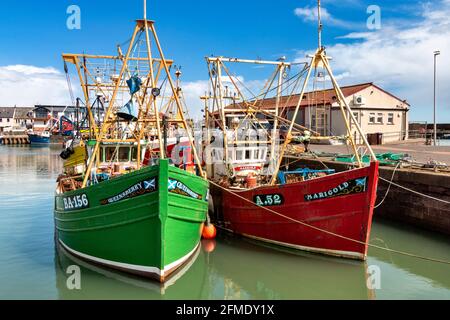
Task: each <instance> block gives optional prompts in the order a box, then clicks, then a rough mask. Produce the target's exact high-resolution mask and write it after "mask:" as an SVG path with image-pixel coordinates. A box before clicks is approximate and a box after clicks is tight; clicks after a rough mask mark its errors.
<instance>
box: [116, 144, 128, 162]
mask: <svg viewBox="0 0 450 320" xmlns="http://www.w3.org/2000/svg"><path fill="white" fill-rule="evenodd" d="M119 161H121V162H122V161H130V148H128V147H120V148H119Z"/></svg>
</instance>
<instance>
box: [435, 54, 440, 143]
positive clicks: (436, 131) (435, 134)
mask: <svg viewBox="0 0 450 320" xmlns="http://www.w3.org/2000/svg"><path fill="white" fill-rule="evenodd" d="M440 54H441V52H440V51H435V52H434V113H433V117H434V120H433V122H434V129H433V131H434V146H436V140H437V125H436V58H437V56H438V55H440Z"/></svg>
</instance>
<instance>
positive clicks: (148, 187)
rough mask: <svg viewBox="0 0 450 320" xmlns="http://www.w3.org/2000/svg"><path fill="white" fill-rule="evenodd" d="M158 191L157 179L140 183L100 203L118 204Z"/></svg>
mask: <svg viewBox="0 0 450 320" xmlns="http://www.w3.org/2000/svg"><path fill="white" fill-rule="evenodd" d="M157 189H158V186H157V180H156V178H151V179H148V180H143V181H141V182H138V183H136V184H134V185H132V186H131V187H129V188H128V189H126V190H124V191H122V192H121V193H119V194H117V195H115V196H113V197H110V198H107V199H103V200H101V201H100V203H101V204H102V205H105V204H112V203H116V202H119V201H122V200H125V199H131V198H134V197H137V196H141V195H143V194H147V193H152V192H155V191H156V190H157Z"/></svg>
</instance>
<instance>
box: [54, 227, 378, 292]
mask: <svg viewBox="0 0 450 320" xmlns="http://www.w3.org/2000/svg"><path fill="white" fill-rule="evenodd" d="M212 247H215V248H214V250H213V249H212ZM197 254H198V256H197V257H196V258H195V261H193V262H192V264H191V265H188V266H185V267H184V268H183V269H182V270H180V271H179V273H178V274H177V275H176V276H175V277H174V278H171V279H170V280H169V282H168V283H166V284H164V285H160V284H158V283H155V282H153V281H151V280H145V279H142V278H136V277H133V276H129V275H127V274H124V273H121V272H117V271H112V270H109V269H105V268H103V267H99V266H94V265H92V264H89V263H86V262H83V261H81V260H79V259H77V258H75V257H73V256H71V255H70V254H69V253H67V252H66V251H64V250H58V252H57V255H56V257H55V262H56V267H57V268H56V269H57V270H56V276H57V289H58V293H59V298H61V299H123V298H125V299H225V300H227V299H230V300H231V299H237V300H242V299H263V300H266V299H269V300H272V299H368V298H374V293H373V292H372V291H371V290H368V289H367V287H366V271H367V265H366V264H365V263H358V262H348V261H345V260H344V261H341V260H336V259H331V260H330V259H327V258H322V257H317V256H316V257H315V256H313V255H312V256H311V255H305V256H302V255H296V254H292V253H291V252H280V251H276V250H272V249H270V248H264V247H260V246H258V245H255V244H253V243H249V242H247V241H242V240H241V239H235V238H233V237H230V236H227V235H225V236H223V235H222V236H221V237H220V238H219V239H218V241H216V242H215V241H205V240H204V241H202V248H201V250H200V251H199V252H198V253H197ZM74 264H75V265H78V266H80V268H81V274H82V278H81V279H82V281H81V286H82V289H81V290H69V289H68V288H67V286H66V281H67V279H68V277H69V274H67V273H66V271H67V268H68V267H69V266H70V265H74Z"/></svg>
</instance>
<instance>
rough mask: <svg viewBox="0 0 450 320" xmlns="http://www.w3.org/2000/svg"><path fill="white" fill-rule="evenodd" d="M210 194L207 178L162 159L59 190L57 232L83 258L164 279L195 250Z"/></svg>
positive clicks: (57, 197)
mask: <svg viewBox="0 0 450 320" xmlns="http://www.w3.org/2000/svg"><path fill="white" fill-rule="evenodd" d="M207 197H208V183H207V181H205V180H204V179H202V178H200V177H197V176H195V175H192V174H189V173H187V172H185V171H183V170H180V169H178V168H175V167H172V166H169V164H168V161H167V160H161V161H160V164H159V165H157V166H152V167H146V168H143V169H141V170H139V171H135V172H133V173H129V174H126V175H123V176H121V177H118V178H115V179H113V180H110V181H104V182H101V183H99V184H96V185H93V186H90V187H87V188H84V189H79V190H76V191H71V192H67V193H64V194H57V195H56V198H55V225H56V231H57V237H58V240H59V242H60V244H61V245H62V246H63V247H64V248H65V249H66V250H68V251H69V252H70V253H72V254H74V255H76V256H78V257H80V258H84V259H87V260H90V261H92V262H95V263H98V264H102V265H106V266H109V267H112V268H116V269H119V270H122V271H126V272H130V273H134V274H138V275H143V276H148V277H152V278H156V279H158V280H159V281H161V282H163V281H165V279H166V278H167V277H168V276H169V275H170V274H171V273H172V272H173V271H175V270H176V269H177V268H178V267H180V266H181V265H183V264H185V263H186V262H188V261H189V258H190V257H191V256H192V255H193V254H194V253H195V251H196V249H197V247H198V245H199V243H200V239H201V231H202V227H203V223H204V221H205V220H206V214H207V210H208V202H207V200H208V199H207Z"/></svg>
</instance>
